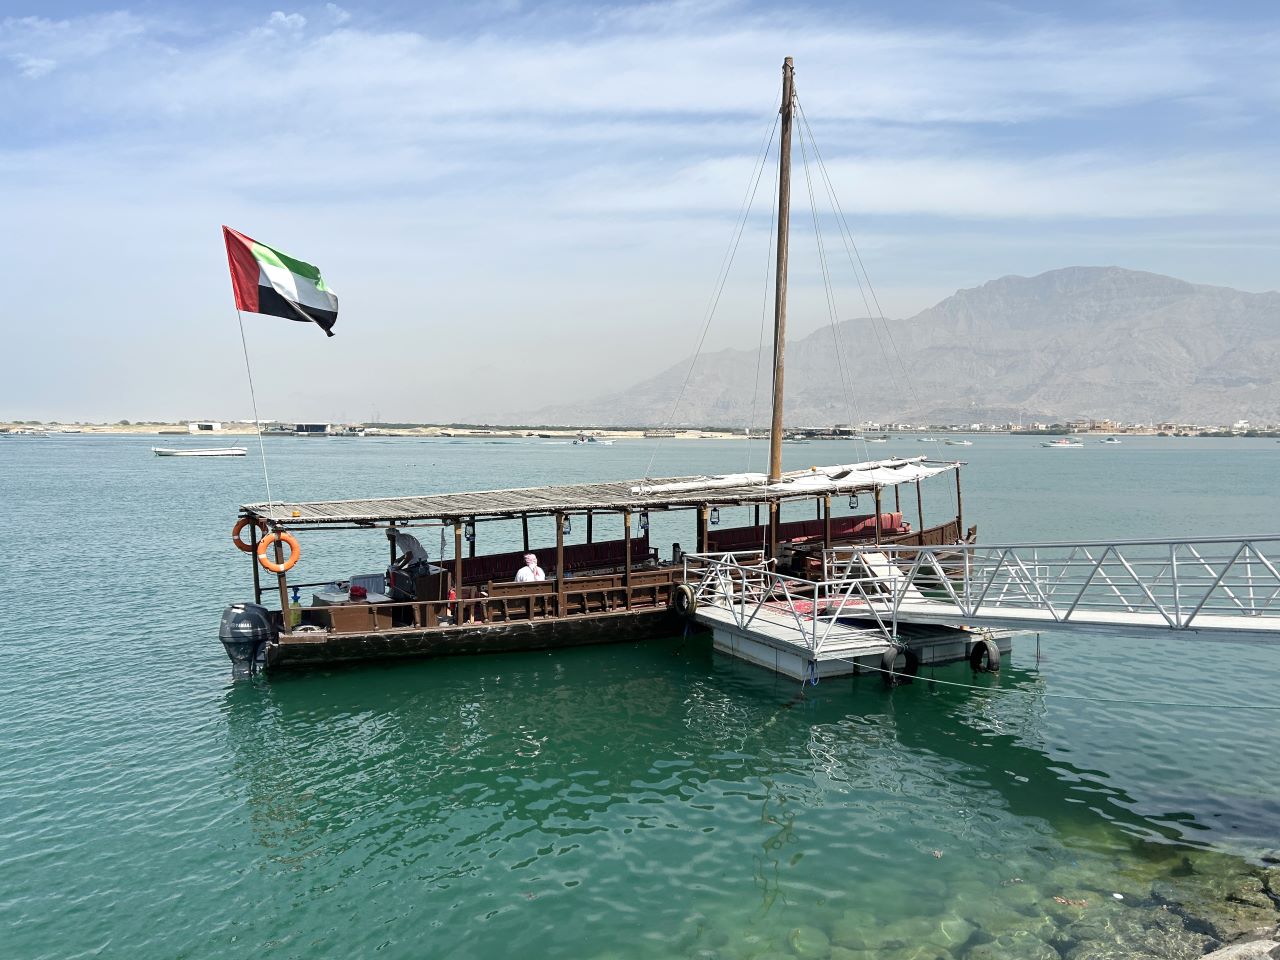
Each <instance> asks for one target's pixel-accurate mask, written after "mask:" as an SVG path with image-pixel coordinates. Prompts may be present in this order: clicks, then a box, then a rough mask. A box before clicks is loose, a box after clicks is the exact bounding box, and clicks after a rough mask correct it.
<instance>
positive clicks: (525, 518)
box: [520, 513, 529, 553]
mask: <svg viewBox="0 0 1280 960" xmlns="http://www.w3.org/2000/svg"><path fill="white" fill-rule="evenodd" d="M520 526H521V528H522V529H523V531H524V552H525V553H528V552H529V515H528V514H527V513H522V514H520Z"/></svg>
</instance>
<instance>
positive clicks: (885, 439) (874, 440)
mask: <svg viewBox="0 0 1280 960" xmlns="http://www.w3.org/2000/svg"><path fill="white" fill-rule="evenodd" d="M864 439H865V440H866V441H867V443H888V442H889V438H888V437H865V438H864Z"/></svg>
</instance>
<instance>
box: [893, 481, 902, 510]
mask: <svg viewBox="0 0 1280 960" xmlns="http://www.w3.org/2000/svg"><path fill="white" fill-rule="evenodd" d="M893 512H894V513H901V512H902V497H901V496H900V495H899V490H898V484H896V483H895V484H894V485H893Z"/></svg>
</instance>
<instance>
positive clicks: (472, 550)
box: [467, 517, 480, 557]
mask: <svg viewBox="0 0 1280 960" xmlns="http://www.w3.org/2000/svg"><path fill="white" fill-rule="evenodd" d="M478 539H480V536H479V531H477V530H476V518H475V517H472V518H471V539H470V540H468V541H467V556H468V557H474V556H475V555H476V541H477V540H478Z"/></svg>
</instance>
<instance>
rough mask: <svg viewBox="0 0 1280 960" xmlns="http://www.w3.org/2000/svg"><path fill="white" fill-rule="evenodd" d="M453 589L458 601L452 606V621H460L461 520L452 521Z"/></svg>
mask: <svg viewBox="0 0 1280 960" xmlns="http://www.w3.org/2000/svg"><path fill="white" fill-rule="evenodd" d="M453 591H454V594H455V595H456V596H457V598H458V603H457V604H456V605H455V606H454V608H453V622H454V623H461V622H462V520H461V519H460V518H459V519H455V520H454V521H453Z"/></svg>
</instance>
